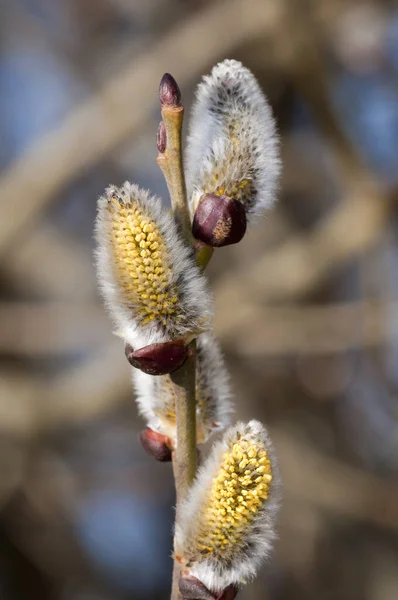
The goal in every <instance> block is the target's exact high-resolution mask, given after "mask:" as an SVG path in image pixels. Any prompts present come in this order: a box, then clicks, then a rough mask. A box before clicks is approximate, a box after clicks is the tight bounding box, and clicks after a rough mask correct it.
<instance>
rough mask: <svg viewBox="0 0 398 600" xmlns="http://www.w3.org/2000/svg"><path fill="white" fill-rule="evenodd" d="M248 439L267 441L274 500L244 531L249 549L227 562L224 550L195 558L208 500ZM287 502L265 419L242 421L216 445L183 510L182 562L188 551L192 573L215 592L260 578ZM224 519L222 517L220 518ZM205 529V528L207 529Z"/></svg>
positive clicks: (238, 551)
mask: <svg viewBox="0 0 398 600" xmlns="http://www.w3.org/2000/svg"><path fill="white" fill-rule="evenodd" d="M242 438H244V439H247V440H248V441H253V443H254V444H255V443H261V444H262V445H263V446H264V448H265V450H266V452H267V456H268V459H269V461H270V463H271V473H272V481H271V483H270V485H269V490H268V499H265V500H264V501H263V503H262V505H261V506H259V507H258V510H257V512H256V514H255V515H254V517H253V519H252V521H251V522H250V523H248V524H247V531H244V532H243V534H242V535H243V538H244V539H243V541H244V544H243V547H242V545H237V546H236V551H235V552H234V554H233V555H232V556H228V557H227V558H226V559H225V560H223V557H222V554H221V552H219V553H217V555H215V554H213V555H210V556H207V557H203V556H200V554H197V555H196V556H195V551H194V552H193V554H194V556H193V558H192V550H191V549H192V548H195V544H196V539H197V537H196V536H197V532H198V526H200V519H201V513H202V510H203V508H204V507H205V506H206V502H207V501H208V495H209V492H210V490H211V486H212V483H213V480H214V479H215V478H216V477H217V475H218V474H219V472H220V467H221V464H222V461H223V457H224V455H225V454H226V453H228V452H230V451H231V450H230V447H231V446H232V445H233V444H234V443H236V442H238V441H239V439H242ZM280 500H281V480H280V474H279V467H278V461H277V458H276V454H275V450H274V447H273V445H272V442H271V440H270V438H269V435H268V432H267V430H266V428H265V427H264V426H263V425H262V424H261V423H260V422H259V421H254V420H253V421H250V422H249V423H237V424H236V425H235V426H233V427H230V428H229V429H228V430H227V431H226V432H225V433H224V435H223V437H222V439H221V440H220V441H217V442H215V444H214V445H213V448H212V450H211V453H210V455H209V457H208V458H207V459H206V461H205V462H204V463H203V465H202V466H201V467H200V469H199V471H198V474H197V477H196V479H195V481H194V483H193V485H192V487H191V490H190V492H189V496H188V498H187V500H186V501H185V502H184V503H183V504H182V506H181V507H180V508H179V514H178V522H177V524H176V554H177V555H178V556H179V557H180V558H182V561H183V564H184V562H185V561H184V552H187V554H188V555H190V559H189V561H188V564H187V565H186V564H184V570H185V569H186V570H187V571H188V573H189V574H190V575H193V576H194V577H197V578H198V579H199V580H200V581H201V582H202V583H203V584H204V585H205V586H206V587H207V588H208V589H209V590H211V591H212V592H220V591H222V590H223V589H225V588H226V587H227V586H228V585H231V584H234V585H239V584H242V583H245V582H247V581H248V580H251V579H253V578H254V577H255V575H256V573H257V571H258V568H259V567H260V565H261V563H262V562H263V561H264V560H265V558H266V557H267V556H268V555H269V553H270V551H271V549H272V545H273V541H274V539H275V537H276V535H275V521H276V516H277V513H278V509H279V506H280ZM220 519H222V517H220ZM205 527H206V526H205V525H204V530H205Z"/></svg>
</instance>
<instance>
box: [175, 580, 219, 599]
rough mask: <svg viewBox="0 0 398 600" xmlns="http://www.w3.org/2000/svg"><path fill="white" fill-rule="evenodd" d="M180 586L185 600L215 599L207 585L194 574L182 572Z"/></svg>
mask: <svg viewBox="0 0 398 600" xmlns="http://www.w3.org/2000/svg"><path fill="white" fill-rule="evenodd" d="M178 586H179V588H180V593H181V596H182V597H183V599H184V600H215V596H213V594H212V593H211V592H210V591H209V590H208V589H207V587H206V586H205V585H204V584H203V583H202V582H201V581H199V579H197V578H196V577H192V575H185V574H182V575H181V577H180V581H179V584H178Z"/></svg>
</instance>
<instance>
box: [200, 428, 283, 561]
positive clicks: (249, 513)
mask: <svg viewBox="0 0 398 600" xmlns="http://www.w3.org/2000/svg"><path fill="white" fill-rule="evenodd" d="M271 480H272V473H271V464H270V461H269V458H268V454H267V451H266V450H265V448H264V446H263V445H262V444H260V443H257V442H254V441H253V440H245V439H240V440H239V441H236V442H235V443H231V444H230V447H229V449H228V451H227V452H225V453H224V455H223V457H222V461H221V467H220V469H219V473H218V475H217V477H216V478H215V479H214V480H213V483H212V485H211V489H210V491H209V494H208V497H207V499H206V501H205V502H204V508H203V509H202V512H201V515H200V517H199V521H198V523H199V524H198V535H197V536H196V542H195V543H196V548H192V551H193V553H194V554H197V553H198V554H199V555H201V556H202V558H206V556H210V555H211V556H217V555H222V557H223V558H224V559H226V558H228V556H231V555H232V554H233V553H235V552H236V550H237V549H239V548H241V547H242V545H244V544H245V533H247V532H248V529H249V528H250V525H251V522H252V521H253V519H254V518H255V516H256V514H257V513H258V510H259V508H260V507H261V505H262V504H263V503H264V501H265V500H266V499H267V498H268V493H269V485H270V482H271Z"/></svg>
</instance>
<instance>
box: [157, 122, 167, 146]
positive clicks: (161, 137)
mask: <svg viewBox="0 0 398 600" xmlns="http://www.w3.org/2000/svg"><path fill="white" fill-rule="evenodd" d="M156 144H157V147H158V150H159V152H160V153H161V154H163V153H164V152H165V150H166V145H167V134H166V127H165V124H164V123H163V121H160V123H159V127H158V133H157V135H156Z"/></svg>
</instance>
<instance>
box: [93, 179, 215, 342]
mask: <svg viewBox="0 0 398 600" xmlns="http://www.w3.org/2000/svg"><path fill="white" fill-rule="evenodd" d="M112 198H116V199H117V200H118V202H119V204H120V206H122V207H125V208H127V209H128V207H129V205H131V204H132V205H133V206H138V207H139V209H140V210H141V211H142V212H143V214H144V215H146V216H147V217H148V218H149V219H150V220H151V221H153V222H154V224H155V227H156V228H157V230H158V231H159V233H160V235H161V237H162V240H163V242H164V244H165V248H166V252H167V258H168V263H169V266H170V269H171V274H170V286H175V288H176V289H177V291H178V293H179V302H178V305H177V308H178V311H177V312H176V315H175V316H176V317H177V318H173V317H170V318H169V319H168V325H167V327H165V326H164V325H163V324H161V323H160V322H159V321H157V320H156V319H154V320H153V321H151V322H149V323H147V324H145V325H142V324H141V323H140V319H139V318H138V316H137V306H138V304H139V295H137V300H136V301H135V300H134V298H131V297H130V296H129V295H127V293H126V291H125V290H124V289H122V287H121V286H120V285H118V282H117V274H116V269H117V265H116V263H115V258H114V254H113V251H112V247H111V244H112V235H113V232H112V215H111V213H110V212H109V210H108V204H109V202H110V200H111V199H112ZM95 238H96V242H97V248H96V251H95V258H96V266H97V278H98V283H99V288H100V291H101V293H102V296H103V298H104V300H105V304H106V306H107V308H108V310H109V312H110V314H111V316H112V318H113V321H114V323H115V325H116V329H117V330H118V333H120V335H121V336H123V337H124V339H125V341H126V342H128V343H129V344H130V345H131V346H133V348H134V349H137V348H141V347H143V346H146V345H148V344H152V343H157V342H165V341H169V340H171V339H177V338H186V339H187V340H188V341H190V340H191V339H193V338H194V337H195V336H196V334H197V333H198V332H201V331H203V330H206V329H207V328H208V327H210V322H211V315H212V297H211V294H210V291H209V289H208V286H207V283H206V280H205V278H204V276H203V275H202V274H201V273H200V270H199V268H198V267H197V265H196V263H195V259H194V254H193V250H192V249H191V248H189V247H188V246H187V245H186V243H185V242H184V240H183V238H182V235H181V234H180V231H179V229H178V227H177V224H176V221H175V219H174V217H173V215H172V213H171V212H170V211H168V210H167V209H166V208H165V207H164V206H163V205H162V201H161V200H160V199H159V198H157V197H155V196H152V195H150V194H149V192H148V191H146V190H142V189H140V188H139V187H138V186H137V185H135V184H132V183H129V182H126V183H124V185H123V186H122V187H121V188H118V187H115V186H110V187H108V188H107V190H106V192H105V195H104V196H101V197H100V198H99V200H98V211H97V219H96V224H95Z"/></svg>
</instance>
